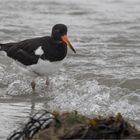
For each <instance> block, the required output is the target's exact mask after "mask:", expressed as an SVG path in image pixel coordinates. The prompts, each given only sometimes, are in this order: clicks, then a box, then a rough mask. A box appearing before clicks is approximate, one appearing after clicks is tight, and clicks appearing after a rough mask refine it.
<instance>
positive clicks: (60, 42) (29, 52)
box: [0, 24, 76, 92]
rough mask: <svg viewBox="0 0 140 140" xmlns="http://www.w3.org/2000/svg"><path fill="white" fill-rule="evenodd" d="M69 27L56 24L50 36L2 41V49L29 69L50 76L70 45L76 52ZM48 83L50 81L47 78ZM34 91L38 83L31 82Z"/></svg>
mask: <svg viewBox="0 0 140 140" xmlns="http://www.w3.org/2000/svg"><path fill="white" fill-rule="evenodd" d="M67 32H68V28H67V26H66V25H65V24H56V25H54V26H53V27H52V32H51V35H50V36H43V37H35V38H30V39H25V40H23V41H19V42H9V43H0V51H4V52H6V55H7V56H8V57H10V58H12V59H14V60H15V61H16V62H18V63H20V64H22V65H23V66H25V67H26V69H28V70H29V71H31V72H33V73H35V74H37V75H40V76H48V75H49V73H54V72H55V71H57V67H58V64H59V63H61V62H62V60H63V59H64V58H65V57H66V55H67V50H68V48H67V47H69V48H70V49H71V50H72V51H73V52H74V53H76V51H75V49H74V47H73V46H72V45H71V43H70V41H69V40H68V37H67ZM46 84H48V81H47V80H46ZM31 87H32V91H33V92H35V87H36V83H35V81H34V80H33V81H32V82H31Z"/></svg>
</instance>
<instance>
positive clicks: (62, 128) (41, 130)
mask: <svg viewBox="0 0 140 140" xmlns="http://www.w3.org/2000/svg"><path fill="white" fill-rule="evenodd" d="M18 139H20V140H22V139H23V140H54V139H55V140H66V139H79V140H86V139H87V140H89V139H90V140H97V139H102V140H105V139H108V140H111V139H114V140H117V139H140V131H138V130H137V129H136V128H135V127H134V126H133V125H131V124H130V123H129V122H128V121H126V120H125V119H124V118H123V117H122V115H121V114H120V113H118V114H117V115H116V116H115V117H113V116H111V117H106V118H104V117H101V116H99V117H95V118H90V117H87V116H84V115H81V114H79V113H78V112H76V111H74V112H63V113H58V112H53V113H50V112H48V111H46V110H44V111H41V112H38V113H36V114H35V115H34V116H32V117H31V118H30V119H29V121H28V123H27V124H26V125H25V126H24V128H23V129H22V130H21V131H15V132H14V133H13V135H10V136H9V138H8V140H18Z"/></svg>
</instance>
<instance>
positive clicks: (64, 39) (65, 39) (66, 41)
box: [61, 35, 76, 53]
mask: <svg viewBox="0 0 140 140" xmlns="http://www.w3.org/2000/svg"><path fill="white" fill-rule="evenodd" d="M61 39H62V41H64V42H65V43H66V44H67V45H68V46H69V47H70V48H71V49H72V51H73V52H74V53H76V51H75V49H74V48H73V46H72V45H71V44H70V42H69V40H68V38H67V36H66V35H63V36H61Z"/></svg>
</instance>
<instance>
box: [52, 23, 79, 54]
mask: <svg viewBox="0 0 140 140" xmlns="http://www.w3.org/2000/svg"><path fill="white" fill-rule="evenodd" d="M67 31H68V29H67V26H66V25H64V24H56V25H54V26H53V28H52V35H51V36H52V37H53V39H55V40H57V41H63V42H64V43H66V44H67V46H69V47H70V48H71V49H72V51H73V52H74V53H76V51H75V49H74V48H73V46H72V45H71V43H70V42H69V40H68V37H67Z"/></svg>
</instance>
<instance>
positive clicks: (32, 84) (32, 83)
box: [31, 80, 36, 94]
mask: <svg viewBox="0 0 140 140" xmlns="http://www.w3.org/2000/svg"><path fill="white" fill-rule="evenodd" d="M31 87H32V91H33V94H34V93H35V87H36V83H35V81H34V80H33V81H32V82H31Z"/></svg>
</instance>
